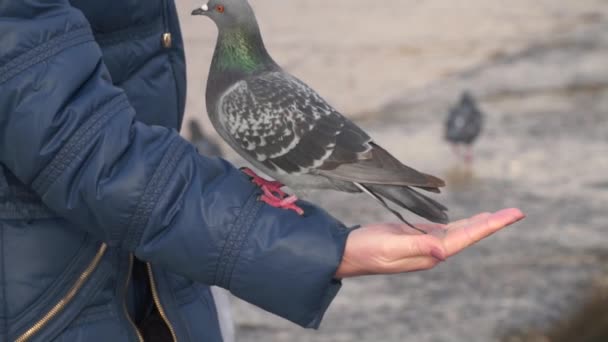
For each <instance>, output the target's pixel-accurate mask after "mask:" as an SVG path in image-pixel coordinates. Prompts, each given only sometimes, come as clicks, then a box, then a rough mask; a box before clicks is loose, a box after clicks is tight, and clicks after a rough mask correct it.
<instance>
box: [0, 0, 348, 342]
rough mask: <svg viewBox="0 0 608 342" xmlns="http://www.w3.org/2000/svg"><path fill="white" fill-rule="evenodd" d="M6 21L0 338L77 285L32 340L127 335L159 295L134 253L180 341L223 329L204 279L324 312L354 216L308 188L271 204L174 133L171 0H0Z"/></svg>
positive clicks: (178, 92) (270, 303) (180, 89)
mask: <svg viewBox="0 0 608 342" xmlns="http://www.w3.org/2000/svg"><path fill="white" fill-rule="evenodd" d="M0 33H2V34H0V46H1V47H2V49H0V90H1V91H0V253H1V254H0V257H1V258H2V259H1V260H2V264H1V265H0V287H1V288H0V341H9V340H15V339H16V338H18V337H19V336H22V335H23V334H24V333H26V332H27V331H28V329H30V328H31V327H32V326H33V324H34V323H36V322H38V321H40V320H41V319H42V318H44V317H45V315H46V314H47V313H48V312H50V311H52V310H55V309H54V308H56V305H57V303H59V301H60V299H61V298H64V297H65V296H66V295H67V294H68V293H70V290H71V289H73V288H74V286H75V285H76V284H78V288H77V291H76V292H75V295H74V296H73V297H71V298H70V301H69V304H68V305H66V306H65V307H63V306H61V308H60V310H58V311H57V312H56V314H54V315H51V317H49V319H47V320H45V324H44V325H43V326H42V328H41V329H39V330H36V331H35V333H33V334H32V336H31V339H30V340H31V341H50V340H57V341H87V342H90V341H117V342H118V341H137V339H138V338H137V334H136V331H135V329H134V326H133V323H132V322H131V320H132V318H134V319H135V320H136V322H135V323H139V322H138V321H139V319H140V317H145V316H146V314H147V313H149V311H150V308H151V307H152V306H153V305H154V304H153V303H152V302H151V301H152V299H151V298H150V297H151V296H150V293H151V291H152V289H151V287H150V286H151V285H150V284H151V283H150V279H149V277H150V274H149V272H146V271H143V272H136V271H133V267H132V265H131V263H130V262H129V261H130V260H131V257H132V256H133V255H134V256H135V257H136V258H137V259H138V260H141V262H145V263H149V264H150V270H151V274H152V275H153V278H154V281H153V284H154V288H155V290H156V291H157V293H158V297H159V301H160V303H161V305H162V308H163V310H164V312H165V314H166V316H167V318H168V319H169V322H170V324H171V327H172V328H173V329H174V333H175V334H176V336H177V338H178V340H180V341H201V340H204V341H219V340H221V337H220V333H219V326H218V322H217V315H216V313H215V305H214V303H213V299H212V297H211V295H210V292H209V286H210V285H218V286H221V287H224V288H226V289H228V290H230V291H231V292H232V293H233V294H235V295H236V296H238V297H240V298H243V299H244V300H247V301H249V302H251V303H253V304H254V305H257V306H259V307H262V308H264V309H266V310H268V311H270V312H272V313H275V314H277V315H279V316H281V317H283V318H285V319H288V320H291V321H293V322H295V323H297V324H299V325H301V326H304V327H309V328H317V327H318V326H319V324H320V322H321V319H322V317H323V314H324V313H325V311H326V310H327V307H328V305H329V303H330V302H331V300H332V299H333V298H334V296H335V295H336V293H337V291H338V289H339V288H340V282H339V281H337V280H334V279H333V275H334V274H335V270H336V268H337V266H338V264H339V262H340V260H341V258H342V254H343V249H344V245H345V241H346V237H347V234H348V232H349V231H348V230H347V229H345V227H344V226H343V225H342V224H341V223H340V222H338V221H337V220H335V219H334V218H332V217H331V216H329V215H328V214H327V213H326V212H324V211H323V210H321V209H319V208H317V207H315V206H313V205H311V204H309V203H306V202H301V203H300V205H301V206H302V207H303V208H304V210H305V212H306V214H305V215H304V216H303V217H301V216H298V215H297V214H295V213H293V212H291V211H285V210H281V209H276V208H272V207H269V206H267V205H266V204H264V203H262V202H260V201H259V200H258V198H259V196H260V191H259V189H258V188H257V187H256V186H254V185H253V184H252V183H251V182H250V181H249V179H248V178H247V177H245V176H244V175H243V174H242V173H241V172H240V171H238V170H237V169H235V168H234V167H233V166H232V165H230V164H229V163H228V162H226V161H224V160H222V159H218V158H206V157H203V156H200V155H199V154H198V153H197V152H196V150H195V149H194V148H193V147H192V146H191V145H190V144H189V143H187V142H186V141H185V140H183V139H182V138H181V137H180V136H179V134H178V132H177V130H178V129H179V127H180V125H181V121H182V114H183V110H184V103H185V92H186V84H185V72H186V68H185V63H184V53H183V42H182V38H181V34H180V31H179V23H178V20H177V15H176V11H175V6H174V3H173V2H172V1H169V0H131V1H118V0H111V1H84V0H72V1H67V0H45V1H41V0H22V1H9V0H0ZM165 33H170V34H171V35H172V45H171V46H169V47H167V46H163V45H162V40H161V37H162V35H163V34H165ZM136 265H141V264H139V263H136ZM135 269H141V267H135ZM85 270H88V271H90V272H85ZM129 270H132V271H131V272H129ZM83 272H85V273H86V275H87V277H86V278H85V279H86V281H84V282H79V281H78V279H79V277H80V276H81V275H82V274H83Z"/></svg>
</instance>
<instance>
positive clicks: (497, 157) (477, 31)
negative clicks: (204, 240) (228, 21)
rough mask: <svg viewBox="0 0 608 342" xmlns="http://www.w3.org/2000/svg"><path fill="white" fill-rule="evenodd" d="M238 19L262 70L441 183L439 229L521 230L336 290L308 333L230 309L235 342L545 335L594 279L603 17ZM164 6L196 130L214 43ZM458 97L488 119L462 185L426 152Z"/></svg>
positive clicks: (605, 47)
mask: <svg viewBox="0 0 608 342" xmlns="http://www.w3.org/2000/svg"><path fill="white" fill-rule="evenodd" d="M252 3H253V5H254V7H255V8H256V10H257V13H258V18H259V21H260V24H261V27H262V31H263V34H264V35H265V37H266V42H267V46H268V48H269V50H270V51H271V53H272V54H273V55H274V56H275V59H276V60H277V61H279V62H280V63H281V64H282V65H284V66H285V67H286V69H288V70H289V71H291V72H293V73H294V74H296V75H297V76H298V77H300V78H301V79H303V80H305V81H306V82H308V83H309V84H310V85H312V86H313V87H315V88H316V89H317V90H318V91H319V92H320V93H321V94H322V95H324V96H325V97H326V98H327V99H328V100H330V102H331V103H333V104H334V105H335V106H336V107H337V108H339V109H341V110H343V111H344V113H345V114H346V115H349V116H350V117H352V118H354V119H356V120H357V122H358V123H359V124H361V125H362V126H363V127H365V128H366V129H368V130H369V132H370V134H371V135H372V136H374V137H375V138H376V140H377V142H378V143H380V144H381V145H383V146H384V147H386V148H387V149H388V150H390V151H391V152H393V153H394V154H395V155H396V156H397V157H399V158H400V159H401V160H403V161H406V162H407V164H409V165H412V166H414V167H416V168H418V169H420V170H424V171H427V172H430V173H433V174H437V175H440V176H443V177H444V178H446V179H447V180H448V189H447V191H446V192H445V193H444V194H442V195H440V196H438V197H437V199H439V200H440V201H442V202H443V203H445V204H446V205H447V206H448V207H449V208H450V213H451V217H453V218H454V219H457V218H462V217H466V216H469V215H472V214H474V213H477V212H481V211H488V210H496V209H499V208H502V207H510V206H517V207H521V208H522V209H523V210H524V211H526V213H527V214H528V218H527V219H526V220H525V221H524V222H522V223H520V224H518V225H516V226H515V227H512V228H510V229H508V230H507V231H504V232H501V233H500V234H497V235H496V236H494V237H492V238H490V239H489V240H487V241H485V242H483V243H482V244H480V245H478V246H476V247H475V248H472V249H470V250H469V251H467V252H465V253H463V254H462V255H459V256H457V257H455V258H453V259H451V260H449V261H448V262H447V263H445V264H443V265H441V266H440V267H438V268H437V269H435V270H433V271H430V272H421V273H413V274H406V275H401V276H392V277H369V278H361V279H354V280H347V281H345V284H344V288H343V290H342V291H341V292H340V294H339V296H338V297H337V299H336V300H335V302H334V303H333V305H332V306H331V308H330V310H329V312H328V313H327V316H326V319H325V320H324V323H323V325H322V328H321V330H320V331H318V332H315V331H305V330H302V329H300V328H298V327H295V326H293V325H292V324H290V323H288V322H285V321H283V320H281V319H280V318H277V317H273V316H272V315H270V314H267V313H265V312H262V311H260V310H258V309H256V308H254V307H252V306H250V305H248V304H246V303H243V302H240V301H236V302H235V306H234V308H235V317H236V320H237V323H238V328H239V329H238V337H239V339H238V340H239V341H290V342H291V341H387V342H391V341H395V342H396V341H473V342H474V341H481V342H484V341H496V340H499V339H500V338H501V337H502V336H504V335H505V334H507V333H509V332H510V331H513V330H517V329H520V328H525V327H544V326H546V325H548V324H551V323H552V322H554V321H555V320H557V319H558V318H559V317H561V316H562V315H563V314H564V313H565V312H568V311H569V310H571V309H572V308H573V307H574V306H575V305H576V304H577V303H578V302H580V300H581V298H583V297H584V296H585V293H586V289H587V288H588V286H589V285H590V282H591V281H592V280H593V279H595V278H597V277H602V276H605V275H606V274H607V272H606V271H607V270H606V267H605V266H604V264H606V258H607V256H608V253H606V246H607V245H608V235H607V234H606V228H607V225H608V211H607V210H606V208H607V207H608V177H607V176H606V172H605V170H606V169H608V63H607V62H608V1H605V0H603V1H601V0H581V1H555V0H538V1H531V0H512V1H510V2H508V3H505V2H502V1H497V0H467V1H464V0H454V1H445V0H426V1H414V0H385V1H382V2H375V3H372V2H369V1H365V2H364V1H360V0H348V1H346V0H335V1H319V0H291V1H276V0H259V1H252ZM179 6H180V9H179V10H180V14H182V15H183V18H182V24H183V27H184V35H185V37H186V42H187V53H188V55H187V57H188V63H189V64H188V67H189V82H190V88H189V89H190V90H189V98H188V106H187V115H188V117H196V118H197V119H199V120H201V121H203V122H204V123H206V122H207V121H206V120H207V119H206V114H205V111H204V109H203V105H202V104H203V100H204V97H203V94H204V92H203V86H204V80H205V77H206V72H207V69H208V66H209V62H210V57H211V54H212V49H213V46H214V43H215V42H214V41H215V36H216V29H215V27H214V26H213V25H212V24H211V23H210V22H208V21H207V20H204V18H191V17H190V16H189V15H188V14H189V12H190V10H191V9H192V8H194V7H196V6H200V3H199V2H197V1H190V0H189V1H181V2H180V4H179ZM463 89H471V90H472V91H473V92H474V94H475V95H476V96H477V97H478V98H479V100H480V103H481V106H482V108H483V110H484V111H485V112H486V113H487V118H486V129H485V132H484V135H483V136H482V138H481V139H480V141H479V143H478V145H477V147H476V161H475V165H474V168H473V170H470V171H464V170H463V168H462V165H460V164H459V163H458V161H457V160H456V159H455V158H454V157H453V156H452V155H451V153H450V149H449V147H448V146H446V144H445V143H444V142H443V141H442V139H441V136H442V123H443V120H444V118H445V114H446V108H448V106H449V105H450V104H451V103H452V102H453V101H455V99H456V98H457V97H458V95H459V93H460V92H461V91H462V90H463ZM206 127H207V128H208V130H209V131H211V127H210V126H209V125H207V126H206ZM229 158H231V159H232V160H234V161H235V162H237V163H242V161H241V160H239V159H238V158H235V157H234V154H233V153H229ZM310 198H311V199H312V200H314V201H316V202H317V203H319V204H321V205H323V206H324V207H326V208H327V209H328V210H330V211H331V212H332V213H333V214H335V215H336V216H338V217H340V218H341V219H343V220H344V221H345V222H347V223H349V224H352V223H360V222H363V223H365V222H374V221H377V220H382V221H386V220H391V219H392V218H391V217H390V216H389V215H387V214H386V213H384V212H383V211H382V210H379V209H378V208H377V207H376V206H375V204H371V203H369V202H368V201H366V200H365V199H364V198H363V197H357V196H354V197H353V196H346V195H342V194H334V193H331V194H324V195H323V196H321V195H319V194H317V193H313V194H311V195H310ZM340 203H347V204H348V205H344V204H342V205H340Z"/></svg>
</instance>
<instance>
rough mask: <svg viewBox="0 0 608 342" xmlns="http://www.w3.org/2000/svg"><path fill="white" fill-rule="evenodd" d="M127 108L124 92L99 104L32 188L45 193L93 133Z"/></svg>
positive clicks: (42, 172)
mask: <svg viewBox="0 0 608 342" xmlns="http://www.w3.org/2000/svg"><path fill="white" fill-rule="evenodd" d="M127 108H129V102H128V100H127V97H126V96H125V95H124V94H121V95H118V96H116V97H114V98H112V99H111V100H109V101H108V102H106V103H104V104H103V105H101V106H100V107H99V108H98V109H97V112H96V113H95V114H93V115H92V116H91V117H90V118H89V119H88V120H87V121H86V122H85V123H84V124H82V126H80V128H79V129H78V130H77V131H76V133H74V134H73V135H72V137H71V138H70V139H69V140H68V142H67V143H66V144H65V145H64V146H63V147H62V148H61V150H60V151H59V153H57V155H56V156H55V157H54V158H53V160H52V161H51V162H50V164H49V165H48V166H47V167H46V168H44V169H43V170H42V171H41V172H40V174H39V175H38V176H37V177H36V179H35V180H34V182H33V183H32V188H33V189H34V190H36V192H37V193H39V194H43V193H45V192H46V191H47V190H48V188H49V187H50V186H51V185H52V184H53V182H55V180H56V179H57V178H58V177H59V176H61V174H62V173H63V172H64V171H65V170H66V169H67V168H68V167H69V166H70V165H71V164H72V162H73V161H74V160H75V159H76V158H77V157H78V156H79V154H80V153H81V151H82V150H83V149H84V147H85V146H86V145H87V143H89V142H90V140H91V138H92V137H93V135H95V134H96V133H97V132H99V131H100V130H101V128H102V127H103V126H104V125H105V123H106V122H107V121H108V120H109V119H110V118H112V117H113V116H114V115H115V114H116V113H118V112H120V111H121V110H123V109H127Z"/></svg>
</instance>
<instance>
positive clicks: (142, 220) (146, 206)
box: [111, 136, 188, 250]
mask: <svg viewBox="0 0 608 342" xmlns="http://www.w3.org/2000/svg"><path fill="white" fill-rule="evenodd" d="M187 147H188V144H186V143H184V142H183V141H182V140H181V139H180V138H179V137H177V136H176V137H175V138H174V139H173V141H172V142H171V145H170V146H169V148H168V149H167V152H166V153H165V155H164V156H163V159H162V160H161V162H160V164H159V165H158V167H157V168H156V171H155V172H154V175H152V178H151V179H150V181H149V182H148V184H147V185H146V190H145V191H144V193H143V195H142V196H141V197H140V200H139V203H138V204H137V208H136V209H135V212H134V213H133V216H131V219H130V223H129V227H128V229H127V236H126V239H125V240H124V243H125V246H126V249H127V250H133V249H135V248H136V247H137V245H138V244H139V241H140V240H141V236H142V235H143V232H144V228H145V227H146V225H147V223H148V220H149V218H150V214H151V213H152V210H154V207H155V206H156V203H157V202H158V198H159V197H160V196H161V195H162V193H163V192H164V190H165V187H166V185H167V184H168V183H169V179H170V177H171V175H172V173H173V171H174V169H175V165H177V162H178V160H179V159H180V158H182V155H183V154H184V153H185V151H186V148H187ZM121 234H122V232H121V231H118V232H115V235H114V236H111V238H113V239H115V240H112V241H119V239H120V238H122V236H120V235H121Z"/></svg>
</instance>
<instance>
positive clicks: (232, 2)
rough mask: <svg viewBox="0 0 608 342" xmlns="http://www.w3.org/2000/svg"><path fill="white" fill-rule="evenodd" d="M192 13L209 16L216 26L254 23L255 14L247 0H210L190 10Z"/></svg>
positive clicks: (225, 26) (236, 25)
mask: <svg viewBox="0 0 608 342" xmlns="http://www.w3.org/2000/svg"><path fill="white" fill-rule="evenodd" d="M192 15H204V16H207V17H209V18H211V19H212V20H213V21H214V22H215V24H216V25H217V26H218V28H219V29H220V30H221V29H224V28H230V27H240V26H249V25H255V26H257V23H256V21H255V15H254V13H253V9H252V8H251V6H250V5H249V2H248V1H247V0H210V1H209V2H208V3H206V4H204V5H202V6H201V7H199V8H196V9H194V10H193V11H192Z"/></svg>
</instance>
